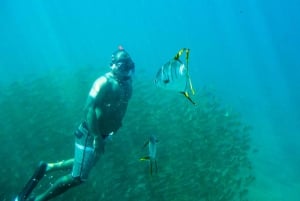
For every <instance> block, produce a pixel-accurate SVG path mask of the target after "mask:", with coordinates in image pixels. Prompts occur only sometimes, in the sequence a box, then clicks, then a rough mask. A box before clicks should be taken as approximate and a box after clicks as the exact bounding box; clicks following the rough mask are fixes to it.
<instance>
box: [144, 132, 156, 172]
mask: <svg viewBox="0 0 300 201" xmlns="http://www.w3.org/2000/svg"><path fill="white" fill-rule="evenodd" d="M157 142H158V140H157V138H156V137H155V136H154V135H151V136H150V137H149V139H148V140H147V142H146V143H145V144H144V146H143V147H146V146H147V145H148V151H149V153H148V156H144V157H142V158H140V160H141V161H146V160H147V161H150V174H151V175H152V172H153V163H154V164H155V172H156V173H157V162H156V144H157Z"/></svg>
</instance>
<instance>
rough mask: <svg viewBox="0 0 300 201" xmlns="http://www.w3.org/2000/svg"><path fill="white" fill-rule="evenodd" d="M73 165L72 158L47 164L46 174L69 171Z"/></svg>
mask: <svg viewBox="0 0 300 201" xmlns="http://www.w3.org/2000/svg"><path fill="white" fill-rule="evenodd" d="M73 164H74V158H71V159H68V160H63V161H60V162H57V163H48V164H47V170H46V171H47V172H52V171H56V170H71V169H72V167H73Z"/></svg>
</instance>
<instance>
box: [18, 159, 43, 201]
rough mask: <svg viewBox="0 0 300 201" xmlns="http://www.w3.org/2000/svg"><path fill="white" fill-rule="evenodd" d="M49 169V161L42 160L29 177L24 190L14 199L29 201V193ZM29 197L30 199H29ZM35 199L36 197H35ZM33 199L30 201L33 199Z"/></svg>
mask: <svg viewBox="0 0 300 201" xmlns="http://www.w3.org/2000/svg"><path fill="white" fill-rule="evenodd" d="M46 169H47V163H45V162H43V161H41V162H40V163H39V165H38V167H37V169H36V170H35V172H34V174H33V175H32V177H31V178H30V179H29V181H28V182H27V184H26V185H25V186H24V188H23V190H22V191H21V192H20V193H19V194H18V196H17V197H16V198H15V200H14V201H25V200H26V201H27V200H30V199H31V197H30V198H28V197H29V195H30V193H31V192H32V191H33V189H34V188H35V187H36V185H37V184H38V183H39V181H40V180H41V179H42V178H43V177H44V175H45V173H46ZM27 198H28V199H27ZM33 200H34V199H33ZM33 200H32V199H31V200H30V201H33Z"/></svg>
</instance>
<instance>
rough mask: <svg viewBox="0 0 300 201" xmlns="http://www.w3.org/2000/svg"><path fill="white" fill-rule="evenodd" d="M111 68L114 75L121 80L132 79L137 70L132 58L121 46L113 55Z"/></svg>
mask: <svg viewBox="0 0 300 201" xmlns="http://www.w3.org/2000/svg"><path fill="white" fill-rule="evenodd" d="M110 68H111V71H112V73H113V74H114V75H115V76H117V77H119V78H121V79H128V78H130V77H131V76H132V75H133V73H134V70H135V66H134V63H133V61H132V59H131V57H130V56H129V54H128V53H127V52H126V51H125V50H124V49H123V48H122V47H121V46H120V47H119V48H118V50H117V51H115V52H114V53H113V54H112V56H111V64H110Z"/></svg>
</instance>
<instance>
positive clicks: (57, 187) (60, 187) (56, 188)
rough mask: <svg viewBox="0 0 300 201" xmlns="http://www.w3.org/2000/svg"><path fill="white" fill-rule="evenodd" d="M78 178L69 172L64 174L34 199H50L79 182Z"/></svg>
mask: <svg viewBox="0 0 300 201" xmlns="http://www.w3.org/2000/svg"><path fill="white" fill-rule="evenodd" d="M81 183H82V181H81V180H80V178H74V177H72V175H71V174H69V175H66V176H63V177H61V178H60V179H58V180H57V181H56V182H55V183H54V184H53V186H51V187H50V188H49V189H48V190H47V191H46V192H45V193H43V194H41V195H38V196H37V197H36V198H35V199H33V200H34V201H45V200H50V199H51V198H54V197H56V196H58V195H60V194H62V193H64V192H66V191H67V190H68V189H70V188H72V187H74V186H77V185H79V184H81Z"/></svg>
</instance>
